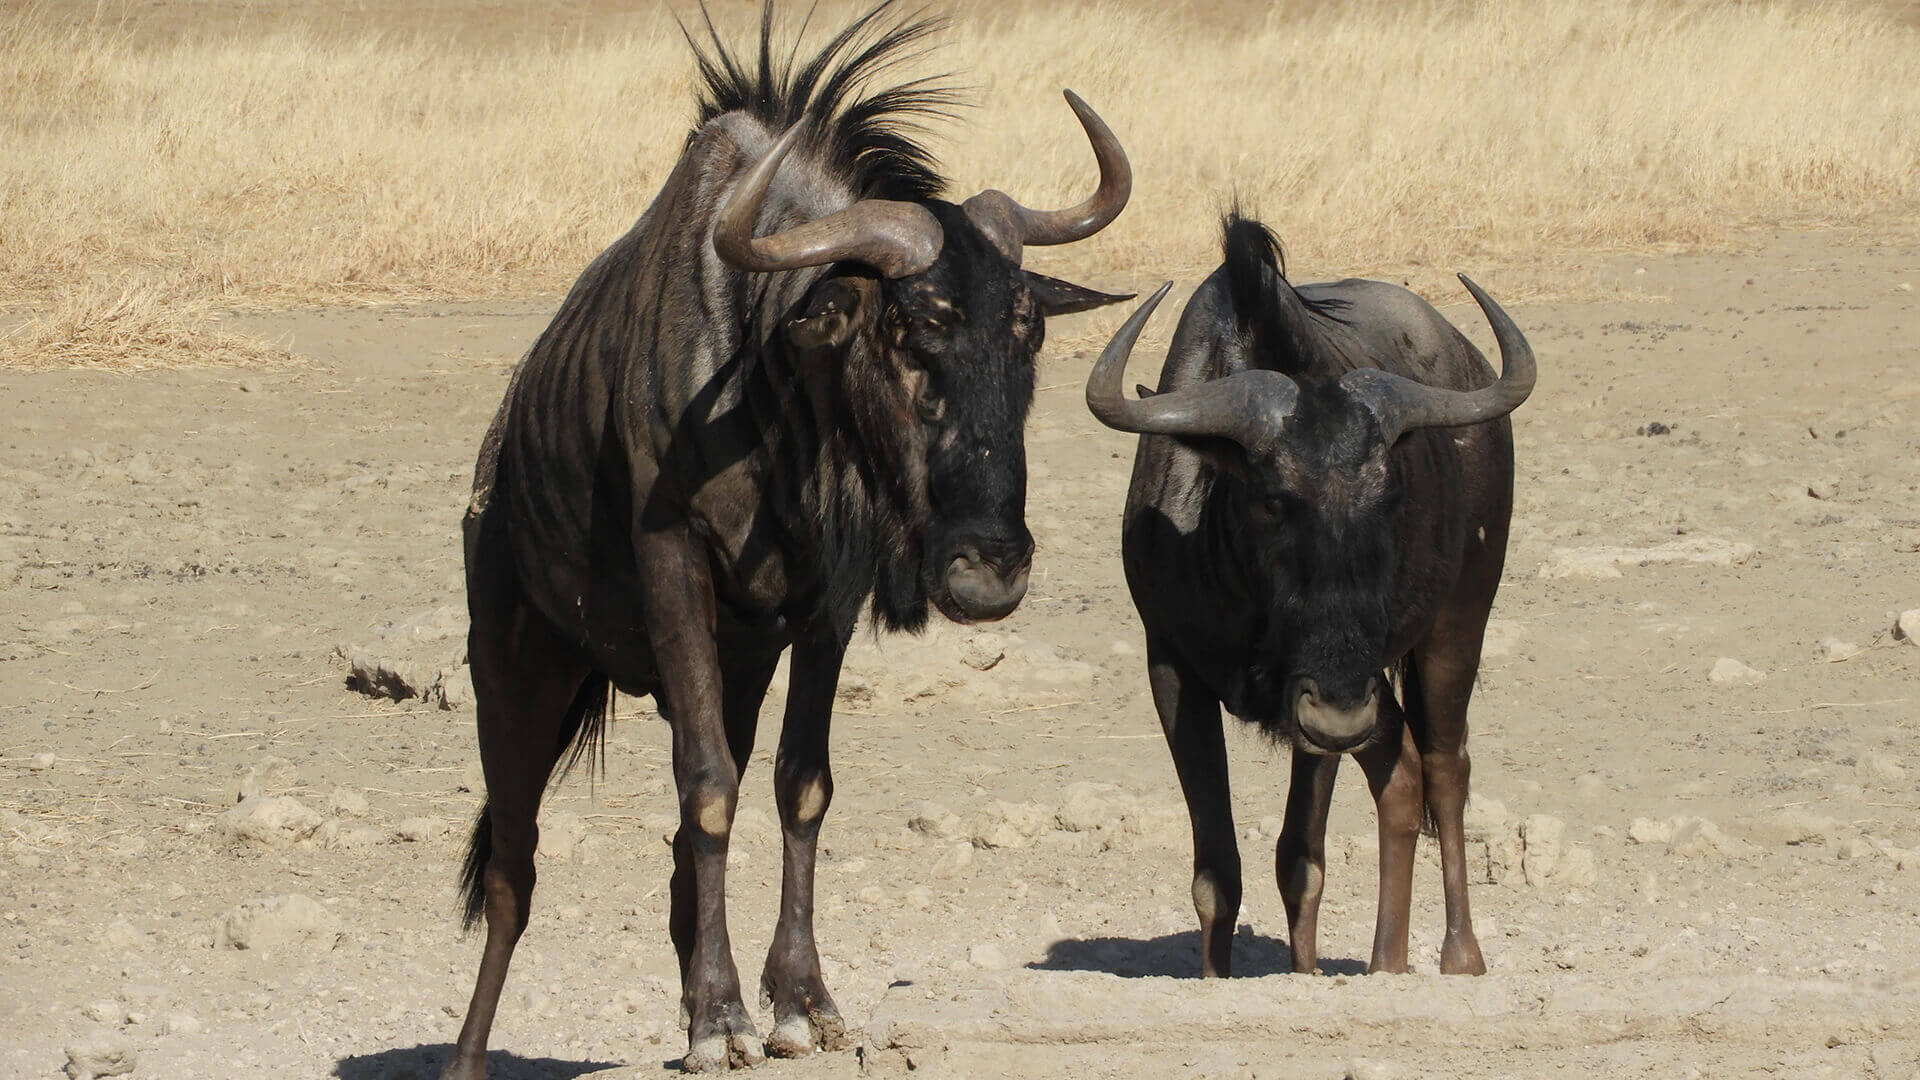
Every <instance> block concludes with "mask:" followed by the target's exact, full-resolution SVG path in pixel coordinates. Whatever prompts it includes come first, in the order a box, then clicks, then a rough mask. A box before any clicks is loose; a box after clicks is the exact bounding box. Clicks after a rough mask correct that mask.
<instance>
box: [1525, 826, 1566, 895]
mask: <svg viewBox="0 0 1920 1080" xmlns="http://www.w3.org/2000/svg"><path fill="white" fill-rule="evenodd" d="M1566 832H1567V824H1566V822H1564V821H1561V820H1560V819H1559V818H1556V817H1552V816H1550V815H1548V814H1533V815H1531V816H1529V817H1528V818H1527V820H1526V821H1524V822H1521V824H1520V872H1521V874H1522V875H1523V876H1524V877H1525V878H1526V881H1527V884H1529V885H1532V886H1534V887H1535V888H1539V887H1541V886H1543V885H1545V884H1546V883H1547V879H1548V878H1550V877H1552V876H1553V872H1554V871H1555V870H1556V869H1558V868H1559V865H1560V856H1561V854H1562V853H1563V851H1564V850H1565V837H1566Z"/></svg>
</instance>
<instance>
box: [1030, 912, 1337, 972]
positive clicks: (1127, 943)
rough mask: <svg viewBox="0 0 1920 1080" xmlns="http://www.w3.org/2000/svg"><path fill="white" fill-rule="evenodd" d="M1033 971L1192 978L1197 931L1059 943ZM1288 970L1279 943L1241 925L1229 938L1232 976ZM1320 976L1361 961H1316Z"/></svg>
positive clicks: (1196, 967) (1288, 955)
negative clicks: (1231, 947)
mask: <svg viewBox="0 0 1920 1080" xmlns="http://www.w3.org/2000/svg"><path fill="white" fill-rule="evenodd" d="M1027 967H1028V968H1030V969H1032V970H1035V971H1104V972H1106V973H1107V974H1109V975H1118V976H1120V977H1121V978H1123V979H1141V978H1148V977H1151V976H1171V977H1173V978H1198V977H1199V976H1200V931H1198V930H1188V931H1186V932H1185V933H1180V934H1163V935H1161V936H1160V937H1157V938H1149V939H1144V940H1143V939H1141V938H1124V937H1097V938H1062V939H1060V940H1059V941H1056V942H1054V943H1053V944H1052V945H1049V946H1047V955H1046V958H1045V959H1043V960H1036V961H1034V962H1033V963H1031V964H1028V965H1027ZM1292 971H1293V950H1291V949H1289V948H1287V943H1286V942H1284V941H1282V940H1280V939H1279V938H1271V937H1261V936H1260V935H1259V934H1256V933H1254V932H1253V928H1252V927H1250V926H1246V925H1242V926H1241V927H1240V931H1239V933H1237V934H1235V935H1234V938H1233V974H1234V977H1236V978H1239V977H1243V976H1245V977H1258V976H1261V975H1285V974H1288V973H1290V972H1292ZM1319 971H1320V974H1322V975H1364V974H1366V971H1367V964H1366V961H1364V960H1346V959H1342V960H1331V959H1324V958H1323V959H1322V960H1321V961H1320V964H1319Z"/></svg>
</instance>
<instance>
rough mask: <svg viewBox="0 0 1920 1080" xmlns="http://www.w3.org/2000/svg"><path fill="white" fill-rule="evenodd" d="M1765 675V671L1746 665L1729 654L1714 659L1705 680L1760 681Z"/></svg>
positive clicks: (1730, 681) (1718, 681)
mask: <svg viewBox="0 0 1920 1080" xmlns="http://www.w3.org/2000/svg"><path fill="white" fill-rule="evenodd" d="M1766 677H1767V673H1766V672H1764V671H1761V670H1760V669H1758V668H1753V667H1748V666H1747V665H1746V664H1743V663H1741V662H1740V661H1738V660H1735V659H1734V658H1733V657H1731V656H1723V657H1721V658H1720V659H1718V660H1715V661H1714V662H1713V670H1711V671H1709V672H1707V681H1708V682H1717V683H1750V682H1760V681H1762V680H1764V679H1765V678H1766Z"/></svg>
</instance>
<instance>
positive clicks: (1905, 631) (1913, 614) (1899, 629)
mask: <svg viewBox="0 0 1920 1080" xmlns="http://www.w3.org/2000/svg"><path fill="white" fill-rule="evenodd" d="M1893 640H1895V641H1904V642H1907V643H1908V644H1910V645H1920V608H1914V609H1913V610H1911V611H1903V612H1901V613H1900V617H1899V618H1898V619H1895V620H1894V621H1893Z"/></svg>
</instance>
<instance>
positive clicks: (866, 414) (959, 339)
mask: <svg viewBox="0 0 1920 1080" xmlns="http://www.w3.org/2000/svg"><path fill="white" fill-rule="evenodd" d="M929 209H931V210H933V212H934V213H935V214H936V216H938V217H939V218H940V219H941V225H942V226H943V227H944V229H945V230H946V238H945V243H944V245H943V247H942V249H941V253H940V257H939V259H938V260H937V261H936V262H935V263H934V264H933V266H931V267H929V268H928V269H927V270H926V271H925V272H923V273H920V274H915V275H912V276H910V277H906V278H902V279H899V280H886V279H881V278H863V279H859V281H860V285H859V290H860V292H861V294H862V295H861V298H860V299H858V300H856V301H850V303H854V304H857V305H858V306H859V307H860V308H861V309H862V310H861V313H860V315H858V316H856V317H855V318H854V319H853V320H852V322H853V324H854V325H855V326H856V327H858V325H859V324H861V323H867V328H868V329H867V332H865V333H858V334H856V335H855V337H856V340H855V341H852V342H850V343H849V347H848V349H847V352H846V359H845V368H844V371H845V374H844V376H843V384H842V385H843V392H844V394H845V397H846V400H847V401H848V403H849V405H850V406H851V408H852V411H853V421H854V424H855V425H856V427H858V428H859V429H860V430H861V433H862V437H863V440H864V441H865V442H866V443H867V445H868V446H869V447H871V448H874V449H875V450H877V451H882V452H881V453H879V454H876V456H879V457H881V458H882V459H883V460H882V462H881V463H880V465H881V467H883V468H885V469H886V471H887V472H888V474H889V475H888V476H886V477H884V478H877V479H880V480H881V481H882V482H883V483H887V484H890V485H892V486H893V491H892V495H893V500H894V502H895V503H896V505H897V506H898V507H899V508H900V509H901V511H902V512H903V514H904V516H905V517H906V519H907V522H908V524H909V527H908V528H907V529H906V530H905V531H906V533H907V534H908V535H905V536H902V537H900V538H898V540H899V542H900V546H901V548H902V549H903V550H896V551H892V552H889V553H887V554H886V555H884V556H883V559H882V562H883V569H882V574H881V580H880V581H878V582H876V585H875V600H876V607H877V608H878V610H879V612H880V614H881V616H882V617H883V618H884V619H886V620H887V621H888V622H889V623H890V624H892V625H895V626H907V627H911V626H916V625H918V624H919V622H920V621H921V619H922V618H924V611H925V606H926V604H927V603H928V602H931V603H932V604H933V606H934V607H935V608H937V609H939V611H940V613H941V614H943V615H945V616H946V617H947V618H949V619H952V620H954V621H956V622H975V621H981V620H990V619H999V618H1002V617H1004V616H1005V615H1007V614H1008V613H1010V612H1011V611H1013V609H1014V608H1015V607H1017V606H1019V603H1020V600H1021V599H1022V598H1023V597H1024V596H1025V595H1026V591H1027V577H1028V572H1029V570H1030V569H1031V567H1032V563H1033V535H1032V534H1031V533H1029V532H1028V531H1027V525H1026V501H1027V455H1026V443H1025V440H1024V437H1023V434H1024V428H1025V425H1026V419H1027V412H1028V409H1029V408H1030V407H1031V406H1032V403H1033V386H1034V357H1035V356H1036V355H1037V354H1038V353H1039V351H1040V346H1041V343H1042V342H1043V341H1044V340H1045V337H1046V323H1045V317H1046V315H1048V314H1058V313H1062V312H1066V311H1079V310H1084V309H1086V308H1088V307H1094V306H1098V305H1099V304H1103V303H1113V302H1115V301H1118V300H1120V299H1122V297H1111V296H1107V295H1105V294H1102V293H1095V292H1092V291H1090V290H1085V289H1080V288H1079V287H1077V286H1073V285H1068V284H1067V283H1065V282H1060V281H1055V280H1053V279H1051V278H1045V277H1042V276H1040V275H1037V274H1032V273H1029V272H1026V271H1023V270H1021V269H1020V268H1019V267H1018V266H1017V265H1015V264H1014V263H1013V262H1012V261H1011V260H1009V259H1008V258H1007V257H1006V256H1005V255H1003V254H1001V253H1000V251H999V250H998V249H996V248H995V247H994V246H993V245H992V244H991V243H989V242H988V240H987V239H986V238H985V237H984V236H982V235H981V234H980V232H979V231H978V229H977V228H975V227H974V225H973V224H972V223H971V222H970V221H968V220H967V218H966V217H965V216H964V215H963V214H961V213H960V212H959V211H958V209H957V208H955V207H952V206H950V205H947V204H944V203H932V204H929ZM849 280H850V279H845V278H830V279H828V281H827V283H826V286H831V285H832V284H833V283H834V282H835V281H841V282H846V281H849ZM826 286H823V287H826ZM815 291H816V293H818V292H820V291H821V289H820V288H816V290H815ZM868 319H871V322H870V323H868V322H867V320H868ZM913 556H917V559H916V558H913Z"/></svg>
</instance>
